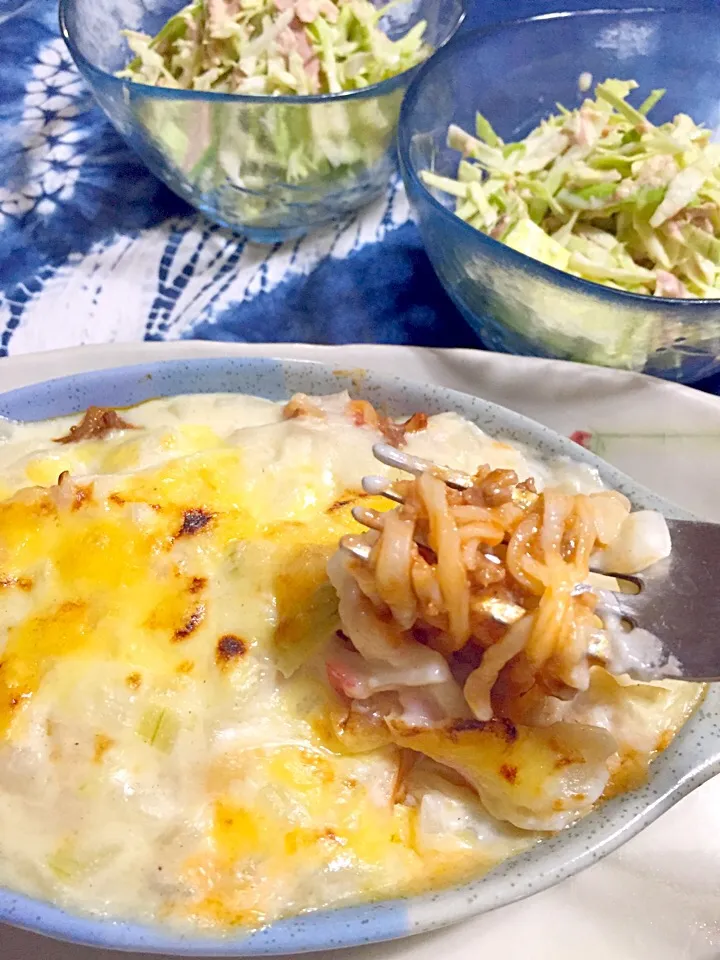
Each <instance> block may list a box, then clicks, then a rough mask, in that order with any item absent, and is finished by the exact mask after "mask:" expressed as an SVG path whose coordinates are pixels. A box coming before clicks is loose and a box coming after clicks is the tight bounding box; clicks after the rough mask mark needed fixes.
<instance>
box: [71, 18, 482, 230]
mask: <svg viewBox="0 0 720 960" xmlns="http://www.w3.org/2000/svg"><path fill="white" fill-rule="evenodd" d="M373 2H376V5H377V6H378V7H380V6H383V5H384V3H385V0H373ZM182 6H184V3H183V0H142V2H141V3H138V2H137V0H61V2H60V27H61V31H62V34H63V37H64V38H65V42H66V43H67V45H68V48H69V50H70V53H71V55H72V57H73V59H74V60H75V63H76V64H77V66H78V69H79V70H80V72H81V73H82V75H83V77H84V78H85V80H86V81H87V83H88V84H89V85H90V87H91V89H92V91H93V93H94V94H95V97H96V99H97V102H98V103H99V104H100V106H101V107H102V109H103V110H104V111H105V113H106V114H107V116H108V118H109V119H110V120H111V122H112V123H113V124H114V126H115V127H116V128H117V130H118V131H119V132H120V133H121V134H122V136H123V137H124V138H125V139H126V140H127V142H128V143H129V145H130V146H131V147H132V148H133V149H134V150H135V151H136V152H137V153H138V154H139V155H140V157H141V158H142V159H143V160H144V161H145V163H146V164H147V165H148V167H149V168H150V169H151V170H152V171H153V173H155V174H156V175H157V176H159V177H160V178H161V179H162V180H164V181H165V183H166V184H167V185H168V186H169V187H170V188H171V189H172V190H174V191H175V192H176V193H178V194H179V195H180V196H181V197H183V198H184V199H185V200H187V201H188V203H191V204H192V205H193V206H195V207H197V208H198V209H199V210H201V211H202V212H203V213H205V214H207V216H209V217H210V218H211V219H213V220H215V221H216V222H217V223H220V224H222V225H223V226H226V227H230V228H231V229H233V230H237V231H240V232H242V233H245V234H246V235H247V236H249V237H250V238H251V239H253V240H257V241H259V242H265V243H275V242H277V241H280V240H285V239H288V238H291V237H298V236H302V235H303V234H304V233H306V232H307V231H308V230H309V229H311V228H312V227H315V226H318V225H320V224H322V223H326V222H329V221H332V220H336V219H338V218H340V217H343V216H345V215H347V214H349V213H351V212H353V211H354V210H356V209H358V208H359V207H362V206H363V205H365V204H366V203H368V202H370V201H371V200H373V199H374V198H376V197H377V196H378V195H380V194H381V193H382V192H383V190H384V189H385V188H386V187H387V183H388V179H389V178H390V176H391V174H392V173H393V171H394V169H395V161H396V151H395V136H396V131H397V121H398V115H399V112H400V104H401V102H402V98H403V95H404V93H405V90H406V89H407V85H408V83H409V81H410V79H411V77H412V76H413V75H414V73H415V71H414V70H408V71H406V72H405V73H403V74H400V75H399V76H397V77H393V78H391V79H390V80H386V81H385V82H384V83H380V84H375V85H374V86H371V87H367V88H366V89H364V90H359V91H352V92H348V93H344V94H338V95H327V96H313V97H258V96H238V95H232V94H214V93H205V92H200V91H186V90H169V89H165V88H158V87H151V86H146V85H145V84H136V83H131V82H130V81H127V80H119V79H118V78H117V77H116V76H115V75H114V74H115V73H116V71H118V70H120V69H122V68H123V67H124V66H125V65H126V64H127V62H128V60H129V59H130V57H131V54H130V51H129V48H128V46H127V43H126V41H125V38H124V37H123V36H122V35H121V32H120V31H121V30H123V29H133V30H142V31H144V32H146V33H149V34H155V33H157V31H158V30H159V29H160V27H161V26H162V25H163V23H165V21H166V20H167V19H168V18H169V17H170V16H172V15H173V14H174V13H177V11H178V10H179V9H180V8H181V7H182ZM462 18H463V0H405V2H403V3H400V4H399V5H398V6H396V7H393V9H392V10H391V11H390V12H389V13H388V15H387V16H386V17H385V18H384V19H383V21H382V22H381V26H382V27H383V28H384V29H385V31H386V33H388V34H389V35H390V36H391V37H393V38H395V37H398V36H400V35H402V34H404V33H406V32H407V31H408V30H409V29H410V27H412V26H413V25H414V24H415V23H417V22H419V21H420V20H426V21H427V24H428V26H427V31H426V35H425V36H426V40H427V41H428V42H429V43H430V44H431V45H432V47H433V48H435V49H437V48H438V47H440V46H441V45H442V44H443V43H444V42H445V41H446V40H447V39H448V38H449V37H450V36H451V35H452V34H453V33H454V32H455V30H456V29H457V27H458V26H459V25H460V23H461V22H462ZM293 154H294V156H293Z"/></svg>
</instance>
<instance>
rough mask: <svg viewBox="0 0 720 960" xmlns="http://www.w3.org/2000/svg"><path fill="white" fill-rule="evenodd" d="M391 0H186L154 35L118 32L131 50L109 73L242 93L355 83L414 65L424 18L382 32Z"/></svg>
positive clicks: (309, 90)
mask: <svg viewBox="0 0 720 960" xmlns="http://www.w3.org/2000/svg"><path fill="white" fill-rule="evenodd" d="M391 6H394V3H391V4H388V5H387V6H385V7H382V8H377V7H375V6H373V4H372V3H371V2H370V0H195V2H194V3H191V4H189V5H188V6H186V7H185V8H184V9H182V10H181V11H180V12H179V13H177V14H176V15H175V16H174V17H172V18H171V19H170V20H168V22H167V23H166V24H165V26H164V27H163V28H162V29H161V30H160V32H159V33H158V34H157V36H155V37H150V36H148V35H147V34H144V33H138V32H136V31H132V30H126V31H124V35H125V37H126V38H127V41H128V44H129V46H130V48H131V50H132V52H133V53H134V54H135V58H134V59H133V60H132V62H131V63H130V64H129V65H128V66H127V67H126V69H125V70H123V71H121V72H120V73H119V74H118V76H120V77H122V78H124V79H129V80H134V81H136V82H139V83H145V84H150V85H152V86H159V87H169V88H173V89H180V90H202V91H206V92H215V93H236V94H251V95H281V94H283V95H293V94H295V95H308V94H333V93H341V92H343V91H347V90H360V89H363V88H365V87H368V86H371V85H372V84H376V83H380V82H382V81H383V80H387V79H389V78H391V77H394V76H396V75H398V74H400V73H404V72H405V71H406V70H409V69H411V68H412V67H414V66H416V65H417V64H418V63H420V62H421V61H422V60H424V59H425V58H426V57H427V56H429V54H430V52H431V49H430V47H429V45H428V44H426V43H425V42H424V41H423V35H424V33H425V30H426V26H427V24H426V23H425V22H424V21H422V22H420V23H417V24H415V26H413V27H412V28H411V29H410V30H409V31H408V32H407V33H406V34H405V35H404V36H403V37H401V38H400V39H398V40H391V39H390V38H389V37H388V36H387V35H386V34H385V32H384V31H383V30H382V28H381V26H380V21H381V20H382V19H383V17H384V16H385V15H386V13H387V12H388V10H389V8H390V7H391Z"/></svg>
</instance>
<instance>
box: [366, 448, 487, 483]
mask: <svg viewBox="0 0 720 960" xmlns="http://www.w3.org/2000/svg"><path fill="white" fill-rule="evenodd" d="M373 453H374V455H375V458H376V459H377V460H379V461H380V463H384V464H385V466H386V467H395V469H396V470H404V471H405V472H406V473H411V474H412V475H413V476H415V477H419V476H420V475H421V474H423V473H427V472H428V471H429V470H432V471H433V473H435V474H437V475H438V476H439V477H441V478H442V479H443V480H444V481H445V483H446V484H447V485H448V486H449V487H454V488H455V489H456V490H469V489H470V487H472V486H473V485H474V481H473V478H472V477H469V476H468V475H467V474H466V473H461V472H460V471H459V470H451V469H450V468H449V467H441V466H438V464H436V463H433V462H432V461H431V460H424V459H423V458H422V457H414V456H413V455H412V454H410V453H403V451H402V450H398V449H397V448H396V447H392V446H390V444H389V443H376V444H375V446H374V447H373Z"/></svg>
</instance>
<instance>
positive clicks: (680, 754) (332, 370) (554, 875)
mask: <svg viewBox="0 0 720 960" xmlns="http://www.w3.org/2000/svg"><path fill="white" fill-rule="evenodd" d="M352 376H353V375H352V372H346V373H345V374H343V373H342V372H341V371H339V370H337V369H336V367H335V366H334V365H332V364H328V363H322V362H317V361H307V360H285V359H283V360H279V359H273V358H272V357H268V356H265V357H246V356H240V357H238V356H233V357H222V358H206V357H202V358H200V357H195V358H189V359H175V360H163V361H149V362H145V363H139V364H138V363H133V364H130V365H118V366H115V367H110V368H107V369H101V370H91V371H85V372H82V373H76V374H72V375H70V376H65V377H60V378H53V379H50V380H44V381H42V382H40V383H35V384H32V385H30V386H25V387H20V388H16V389H13V390H10V391H4V392H0V415H3V414H5V415H8V414H10V415H13V416H17V417H18V419H25V420H28V421H32V420H33V419H44V418H46V417H47V416H51V415H60V414H61V413H67V412H70V411H74V412H79V411H81V410H82V409H83V408H84V407H85V406H87V404H88V402H95V401H94V400H93V399H91V398H92V397H93V391H95V393H94V396H95V397H97V398H98V399H99V398H100V397H104V399H105V400H106V401H108V402H112V403H119V402H121V400H120V398H122V397H123V396H127V394H129V393H132V395H133V399H132V400H130V403H131V404H134V403H138V402H142V401H143V400H144V399H151V398H154V397H158V396H173V395H179V394H183V393H202V392H206V393H207V392H217V391H222V390H224V389H231V390H232V389H233V388H232V386H230V387H229V386H228V384H230V385H232V383H238V384H240V385H236V386H235V387H234V392H237V393H246V394H247V393H252V392H254V393H258V394H259V393H263V392H264V393H265V394H266V395H267V394H268V393H270V394H273V393H274V394H277V393H279V394H281V395H283V396H287V395H289V394H290V393H291V392H294V391H295V390H297V389H303V388H304V389H305V390H311V391H313V392H329V389H335V390H340V389H351V388H353V387H355V389H357V391H358V392H359V393H360V394H361V395H362V394H369V398H370V399H375V400H376V401H377V399H378V398H377V397H374V392H375V391H377V392H379V394H380V399H382V396H383V394H386V395H387V397H388V403H389V404H390V403H392V404H394V405H395V406H396V408H397V409H396V410H395V412H397V413H398V414H399V413H400V412H406V411H408V410H409V409H410V408H411V407H415V408H416V409H420V407H417V404H418V403H422V402H423V399H424V400H425V402H426V403H428V405H432V404H434V405H436V406H439V407H440V408H441V409H449V410H452V409H455V410H457V411H458V412H459V413H460V414H461V415H462V416H465V417H467V418H468V419H470V420H473V421H474V422H476V423H479V424H480V426H481V427H484V428H485V429H488V430H490V431H492V432H493V433H496V434H499V435H502V434H505V435H510V438H511V439H512V440H513V441H514V442H516V443H523V442H524V443H527V444H530V445H531V446H532V447H534V448H535V450H536V452H537V453H538V454H539V455H540V456H541V457H542V456H548V455H550V456H567V457H569V458H571V459H573V460H575V461H577V462H580V463H585V464H587V465H589V466H593V467H595V468H597V469H599V471H600V473H601V476H602V477H603V479H604V480H605V481H606V482H607V483H608V484H609V485H611V486H613V487H614V488H616V489H620V490H621V491H624V492H626V493H627V494H628V495H629V496H630V497H631V499H633V500H634V502H635V503H636V505H639V506H646V507H655V508H662V509H664V510H665V511H666V512H668V513H669V514H671V515H675V516H686V517H687V516H689V514H688V513H687V512H686V511H683V510H680V509H678V508H676V507H673V506H672V504H670V503H669V502H668V501H667V500H664V499H663V498H659V497H657V496H656V495H654V494H652V493H651V492H650V491H648V490H647V489H646V488H644V487H643V486H642V485H640V484H638V483H636V482H635V481H633V480H631V479H630V478H628V477H627V476H626V475H624V474H623V473H622V472H621V471H619V470H617V469H616V468H615V467H613V466H611V465H609V464H607V463H605V462H604V461H602V460H600V459H599V458H598V457H596V456H595V455H594V454H593V453H591V452H590V451H588V450H585V449H584V448H582V447H580V446H579V445H578V444H576V443H574V442H572V441H571V440H569V439H567V438H564V437H561V436H560V435H559V434H557V433H555V432H554V431H552V430H550V429H549V428H547V427H544V426H542V425H541V424H537V423H535V422H534V421H532V420H530V419H529V418H527V417H525V416H523V415H521V414H517V413H515V412H513V411H511V410H508V409H506V408H504V407H501V406H499V405H497V404H494V403H490V402H488V401H485V400H483V399H481V398H478V397H474V396H471V395H469V394H464V393H461V392H459V391H456V390H451V389H448V388H446V387H442V386H437V385H434V384H432V383H431V384H422V383H416V382H410V381H406V380H403V379H401V378H400V377H394V376H387V375H378V374H375V373H368V374H367V376H366V377H365V378H364V379H363V381H362V382H360V383H358V384H353V380H352ZM149 377H150V378H151V379H149ZM193 377H196V378H197V382H199V383H200V384H201V386H200V387H198V386H197V382H195V381H194V380H193ZM308 380H310V381H311V383H312V386H310V385H309V384H308V383H307V381H308ZM328 388H329V389H328ZM48 408H49V409H50V410H51V413H48V412H47V411H48ZM13 411H19V412H20V415H19V416H18V413H14V412H13ZM718 769H720V688H717V689H715V690H711V691H710V693H709V694H708V696H707V697H706V699H705V701H704V703H703V704H702V705H700V707H699V708H698V709H697V710H696V711H695V713H694V714H693V716H691V717H690V718H689V719H688V721H687V722H686V723H685V724H684V725H683V727H682V729H681V730H680V731H679V732H678V734H677V736H676V738H675V740H674V741H673V743H672V744H671V745H670V747H669V748H668V749H667V751H666V752H665V753H664V754H663V756H662V757H661V758H659V761H658V762H656V763H654V764H653V767H652V768H651V774H650V778H649V779H648V781H647V783H646V784H644V785H643V786H642V787H640V788H639V789H638V790H635V791H631V792H628V793H625V794H622V795H621V796H618V797H616V798H614V799H612V800H609V801H607V802H606V803H604V804H603V805H602V806H601V807H600V808H599V809H597V810H595V811H593V812H592V813H591V814H589V815H588V816H587V817H585V818H583V819H582V820H581V821H579V822H578V823H577V824H576V825H575V826H574V827H572V828H569V829H568V830H565V831H561V832H560V833H558V834H556V835H554V836H553V837H551V838H550V839H548V840H545V841H544V842H543V843H542V844H539V845H536V846H534V847H532V848H531V849H530V850H529V851H528V852H526V853H524V854H521V855H520V856H517V857H513V858H510V859H508V860H506V861H504V863H503V864H501V865H499V866H498V867H497V868H496V869H495V870H493V871H491V873H490V874H487V875H485V876H484V877H481V878H480V879H476V880H474V881H471V882H470V883H469V884H463V885H460V886H455V887H452V888H449V889H441V890H439V891H436V892H434V893H427V894H422V895H420V896H416V897H408V898H396V899H391V900H381V901H376V902H375V903H371V904H366V905H361V906H356V907H342V906H340V907H337V908H335V909H333V910H328V911H322V912H316V913H308V914H301V915H300V916H297V917H293V918H290V919H288V920H285V921H281V922H280V923H278V924H274V925H273V926H272V927H270V928H268V929H267V930H265V931H260V932H259V933H254V934H251V935H249V936H248V935H247V934H246V933H244V932H237V931H233V932H231V933H230V934H226V935H224V936H221V937H217V936H216V937H212V938H210V937H208V936H207V935H203V934H197V933H195V932H190V933H182V932H178V931H176V930H174V929H172V928H163V927H153V926H149V925H144V926H143V925H140V924H138V923H136V922H135V923H134V922H132V921H126V920H122V919H118V920H113V919H100V918H98V917H93V916H84V915H82V914H73V913H70V912H68V911H66V910H63V909H62V908H61V907H59V906H55V905H54V904H51V903H48V902H45V901H41V900H39V899H36V898H32V897H28V896H23V895H20V894H16V893H14V892H13V891H11V890H9V889H7V888H0V923H2V922H3V921H4V922H7V923H10V924H13V925H15V926H19V927H23V928H25V929H29V930H33V931H35V932H37V933H44V934H46V935H50V936H53V937H56V938H58V939H65V940H69V941H71V942H73V943H77V944H87V945H89V946H97V947H105V948H111V949H118V950H125V951H130V950H138V951H141V952H145V953H148V952H149V953H161V954H164V955H172V956H194V957H200V956H208V957H210V956H212V957H220V956H226V957H236V958H238V957H250V956H268V955H270V956H278V955H286V956H295V955H298V954H301V953H306V952H309V951H316V950H320V951H322V950H328V949H331V948H336V947H349V946H358V945H361V944H366V943H376V942H381V941H385V940H391V939H397V938H400V937H405V936H408V935H410V934H413V933H420V932H425V931H429V930H433V929H437V928H440V927H443V926H447V925H448V924H450V923H455V922H457V921H459V920H462V919H466V918H468V917H470V916H473V915H475V914H478V913H482V912H487V911H488V910H491V909H495V908H496V907H500V906H503V905H506V904H509V903H512V902H515V901H517V900H520V899H522V898H524V897H526V896H529V895H530V894H532V893H536V892H540V891H541V890H543V889H546V888H548V887H550V886H552V885H554V884H555V883H557V882H558V881H560V880H562V879H564V878H565V877H567V876H571V875H573V874H575V873H577V872H579V871H580V870H581V869H583V868H585V867H587V866H590V865H591V864H592V863H593V862H596V861H597V860H599V859H600V858H601V857H603V856H605V855H607V854H608V853H611V852H612V851H613V850H615V849H616V848H617V847H619V846H620V845H621V844H622V843H624V842H625V841H626V840H629V839H630V838H631V837H632V836H634V835H635V834H636V833H638V832H639V831H640V830H641V829H643V828H644V827H645V826H648V825H649V824H650V823H652V822H653V821H654V820H655V819H657V817H658V816H660V814H661V813H663V812H664V811H665V810H667V809H669V808H670V807H671V806H672V805H674V804H675V803H676V802H677V801H678V800H680V799H681V798H682V797H683V796H685V795H686V794H687V793H689V792H690V791H691V790H692V789H694V788H695V787H697V786H699V785H700V784H701V783H703V782H704V781H705V780H707V779H708V778H709V777H710V776H712V775H713V774H714V773H715V772H717V771H718Z"/></svg>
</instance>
